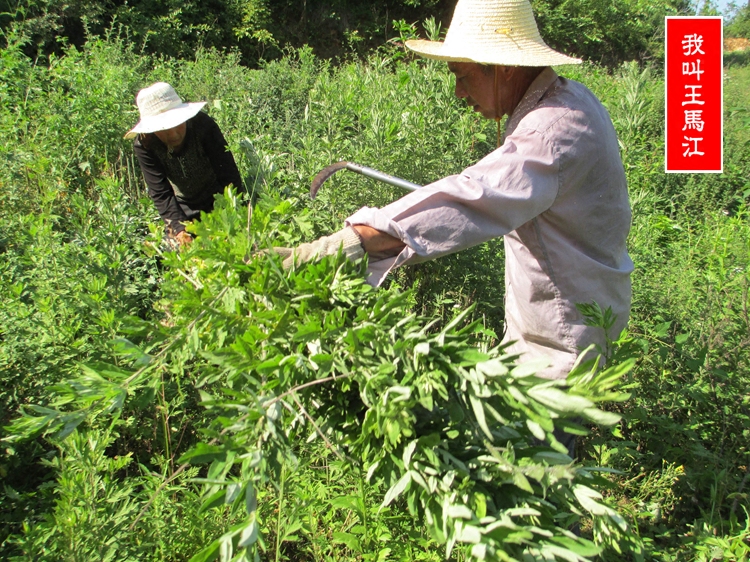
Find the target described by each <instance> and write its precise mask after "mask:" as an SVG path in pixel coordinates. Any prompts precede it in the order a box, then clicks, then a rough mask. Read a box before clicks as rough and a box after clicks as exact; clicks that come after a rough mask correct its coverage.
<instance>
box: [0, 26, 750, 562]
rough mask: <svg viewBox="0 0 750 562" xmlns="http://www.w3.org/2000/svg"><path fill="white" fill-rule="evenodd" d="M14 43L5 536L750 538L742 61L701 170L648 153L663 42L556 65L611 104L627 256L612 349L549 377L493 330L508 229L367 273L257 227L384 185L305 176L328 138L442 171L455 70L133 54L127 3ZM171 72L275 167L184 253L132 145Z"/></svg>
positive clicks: (5, 164)
mask: <svg viewBox="0 0 750 562" xmlns="http://www.w3.org/2000/svg"><path fill="white" fill-rule="evenodd" d="M428 28H429V30H430V32H431V33H433V35H435V34H436V33H437V29H436V27H435V26H434V25H432V26H428ZM402 32H403V33H404V35H407V34H409V33H413V32H414V29H413V28H410V27H409V26H406V27H404V28H403V29H402ZM3 38H4V45H3V47H2V50H1V51H0V99H2V105H0V161H1V162H2V166H0V295H2V300H1V301H0V383H1V384H0V422H2V426H3V428H4V429H3V432H2V451H0V477H1V478H2V480H3V486H2V489H1V490H0V541H2V544H1V546H0V557H1V558H3V559H9V560H35V561H38V560H50V561H52V560H75V561H88V560H139V561H142V560H191V559H192V560H196V561H198V560H212V559H221V560H282V559H286V560H331V559H334V560H352V559H358V560H440V559H444V558H445V557H446V555H447V554H450V556H451V557H452V559H454V560H467V559H470V558H471V559H487V560H591V559H596V558H597V557H598V559H601V560H608V561H609V560H620V559H621V560H632V559H653V560H671V561H689V560H690V561H692V560H746V559H747V558H748V556H749V555H750V543H749V542H748V541H749V538H750V518H749V517H748V505H749V504H750V502H748V487H750V450H749V449H748V444H750V399H749V398H748V393H747V388H748V384H750V365H749V360H750V222H749V216H748V208H747V204H748V200H749V199H750V183H748V177H750V164H748V162H750V127H748V125H749V124H750V119H749V118H748V113H747V107H748V106H749V105H750V103H749V102H750V99H748V98H749V96H750V94H748V92H750V87H749V86H750V69H748V67H747V66H742V65H740V64H737V65H735V66H732V67H730V68H728V69H727V72H726V82H725V122H724V123H725V125H724V134H725V150H724V155H725V156H724V173H723V174H715V175H699V174H665V173H664V172H663V168H664V161H663V120H664V111H663V109H664V108H663V103H664V95H663V93H664V90H663V89H664V84H663V77H662V76H661V75H660V73H659V69H658V64H657V65H655V67H652V66H649V65H639V64H638V63H636V62H628V63H623V64H616V65H614V66H613V67H612V68H604V67H602V66H599V65H598V64H594V63H590V62H589V63H586V64H584V65H582V66H580V67H563V68H560V69H558V70H559V72H560V73H561V74H563V75H565V76H567V77H569V78H573V79H576V80H579V81H581V82H583V83H585V84H586V85H588V86H589V87H590V88H591V89H592V90H593V91H594V92H595V93H596V94H597V95H598V96H599V97H600V99H602V101H603V102H604V103H605V105H606V106H607V108H608V110H609V111H610V114H611V116H612V119H613V122H614V123H615V127H616V128H617V131H618V135H619V138H620V142H621V146H622V155H623V161H624V163H625V166H626V170H627V174H628V182H629V189H630V194H631V202H632V206H633V226H632V231H631V236H630V240H629V248H630V253H631V255H632V257H633V261H634V262H635V264H636V270H635V272H634V274H633V289H634V302H633V314H632V317H631V321H630V325H629V327H628V330H627V333H624V334H623V335H622V336H621V337H620V338H619V340H618V341H616V342H611V350H610V351H611V354H610V355H611V357H610V361H609V363H608V365H607V367H606V368H604V369H601V370H599V369H597V368H595V366H594V365H593V364H588V365H581V366H580V368H579V369H577V370H576V372H574V373H573V375H572V376H571V377H570V378H569V380H568V381H567V383H559V384H557V383H549V382H547V381H543V380H540V379H537V378H536V377H535V376H534V374H533V373H534V367H533V366H527V367H520V368H519V367H517V366H516V364H515V358H514V357H512V356H507V355H506V354H504V352H503V349H502V348H499V347H498V337H497V334H500V333H501V332H502V317H503V310H502V302H503V294H502V293H503V288H502V281H501V280H502V279H503V256H502V243H501V241H494V242H490V243H487V244H485V245H482V246H480V247H477V248H474V249H471V250H468V251H465V252H461V253H459V254H457V255H454V256H450V257H447V258H443V259H440V260H437V261H434V262H430V263H426V264H422V265H419V266H415V267H411V268H407V269H404V270H402V271H399V272H398V273H397V274H396V275H394V277H393V279H391V280H390V282H389V283H388V284H387V286H386V287H384V288H382V289H379V290H377V291H376V290H373V289H371V288H370V287H369V286H367V285H365V284H364V283H363V281H362V268H363V264H361V263H360V264H351V263H348V262H346V261H345V260H343V258H341V257H340V256H339V257H331V258H329V259H326V260H323V261H321V262H319V263H317V264H311V265H308V266H305V267H301V268H298V269H296V270H295V271H292V272H283V271H282V270H281V268H280V260H278V259H276V257H275V256H274V255H273V254H266V253H263V252H261V250H263V249H265V248H269V247H271V246H274V245H275V246H290V245H294V244H296V243H298V242H300V241H309V240H312V239H313V238H314V237H316V236H319V235H321V234H325V233H328V232H330V231H331V230H333V229H337V228H339V227H340V226H341V223H342V221H343V219H344V218H345V217H346V216H348V215H349V214H350V213H351V212H352V211H354V210H356V209H357V208H359V207H361V206H362V205H370V206H377V205H383V204H386V203H388V202H390V201H392V200H394V199H395V198H397V197H398V196H399V195H400V193H399V192H398V190H397V189H396V188H393V187H389V186H385V185H383V184H379V183H375V182H373V181H370V180H367V179H365V178H362V177H361V176H357V175H354V174H349V175H347V173H345V172H341V173H339V174H337V175H336V176H335V177H334V178H332V179H331V180H329V181H328V182H327V183H326V184H325V185H324V187H323V189H322V190H321V192H320V195H319V196H318V198H317V199H316V200H314V201H311V200H310V198H309V196H308V189H309V184H310V180H311V179H312V177H313V176H314V175H315V174H316V173H317V172H318V171H319V170H320V169H321V168H323V167H324V166H326V165H328V164H330V163H332V162H334V161H337V160H339V159H346V160H350V161H354V162H358V163H361V164H364V165H369V166H373V167H375V168H378V169H381V170H384V171H387V172H388V173H391V174H394V175H397V176H400V177H404V178H407V179H409V180H411V181H414V182H416V183H428V182H430V181H431V180H433V179H437V178H440V177H442V176H444V175H446V174H449V173H455V172H458V171H460V170H461V169H462V168H463V167H465V166H467V165H468V164H470V163H473V162H475V161H476V160H477V159H479V158H480V157H481V156H483V155H484V154H486V153H488V152H489V151H491V150H492V149H493V147H494V140H495V128H494V122H487V121H483V120H481V119H480V118H478V116H477V115H476V114H474V113H472V112H471V111H470V110H469V109H468V108H466V107H465V106H464V104H462V103H461V102H460V101H459V100H457V99H455V98H454V96H453V80H452V78H451V76H450V73H449V72H448V71H447V69H446V68H445V65H442V64H436V63H433V62H429V61H421V60H420V61H414V60H410V59H409V58H408V57H407V56H406V55H405V53H404V52H403V50H402V49H401V48H400V47H399V46H398V45H396V44H389V45H385V46H383V47H382V48H381V49H380V50H379V51H377V52H376V53H374V54H371V55H369V56H366V57H364V58H362V59H360V60H356V61H352V62H343V63H342V64H339V65H334V64H333V63H332V62H330V61H328V60H326V59H323V58H320V57H318V56H317V55H315V54H314V53H313V51H312V49H310V48H300V49H289V50H288V51H287V53H286V54H285V55H284V56H282V57H280V58H278V59H276V60H272V61H268V62H261V63H258V67H257V68H253V69H250V68H248V67H247V66H243V65H242V64H240V63H241V60H242V59H243V56H244V55H242V54H240V53H239V52H237V51H234V52H221V51H218V50H215V49H211V48H201V49H198V50H196V51H195V52H194V54H193V55H192V56H190V57H187V58H172V57H167V56H157V55H153V54H149V53H148V52H143V51H141V50H140V49H139V48H135V47H134V43H133V42H132V41H131V34H130V32H129V31H128V28H118V27H114V28H110V31H109V32H108V33H106V34H103V35H102V36H101V37H92V38H90V39H89V40H86V41H83V42H82V45H81V46H80V48H76V47H66V48H63V49H62V50H61V51H60V52H57V53H55V52H52V51H50V53H49V57H48V59H47V60H44V59H39V60H35V59H33V58H29V56H28V50H29V48H30V47H29V42H28V38H29V36H28V35H26V31H25V30H24V29H23V27H14V26H8V27H6V28H5V32H4V36H3ZM43 60H44V62H42V61H43ZM256 62H257V61H256ZM157 80H164V81H168V82H170V83H172V84H173V85H174V86H175V88H176V89H177V91H178V92H180V94H181V95H182V96H183V97H184V98H185V99H187V100H191V101H193V100H206V101H208V102H209V103H208V105H207V110H208V112H209V113H210V114H211V115H212V116H213V117H214V118H215V119H216V120H217V122H218V123H219V125H220V127H221V128H222V130H223V131H224V133H225V135H226V137H227V139H228V141H229V144H230V148H231V149H232V151H233V152H234V154H235V157H236V158H237V160H238V163H239V166H240V169H241V172H242V173H243V175H244V176H247V177H255V176H257V175H258V173H260V174H261V175H262V177H263V178H264V183H263V193H262V195H261V198H260V200H259V202H258V203H257V205H256V206H255V207H254V208H252V209H249V208H248V206H247V203H246V202H245V201H243V200H242V199H238V198H237V196H236V194H234V193H233V192H227V193H226V194H225V196H224V197H222V198H220V199H219V201H218V202H217V208H216V210H215V211H214V212H213V213H211V215H208V216H206V217H204V219H203V220H202V221H201V223H200V224H198V225H196V226H195V232H196V233H197V234H198V237H197V239H196V242H195V243H194V245H193V246H192V247H191V249H190V250H188V251H186V252H182V253H174V252H170V251H166V250H165V249H163V248H162V246H161V244H160V241H161V236H162V231H161V225H160V222H159V220H158V216H157V215H156V212H155V209H154V207H153V204H152V203H151V201H150V200H149V199H148V198H147V197H146V196H145V191H144V185H143V182H142V179H141V176H140V171H139V169H138V167H137V164H136V163H135V161H134V157H133V154H132V145H130V143H128V142H126V141H124V140H122V135H123V134H124V133H125V132H126V131H127V130H128V129H129V128H130V127H132V125H133V124H134V123H135V122H136V121H137V119H138V115H137V111H136V109H135V107H134V105H133V99H134V96H135V93H136V92H137V91H138V89H139V88H141V87H143V86H145V85H147V84H149V83H151V82H154V81H157ZM251 147H252V148H251ZM588 313H589V316H590V318H591V321H592V322H594V323H595V324H597V325H600V326H603V325H605V324H606V323H607V322H608V318H607V316H606V314H605V313H604V312H603V311H600V310H597V309H596V308H591V309H589V310H588ZM565 428H567V429H572V430H574V431H578V432H579V433H581V434H582V435H583V436H582V438H581V439H580V445H579V456H580V459H579V461H580V462H577V463H573V464H571V463H570V460H569V459H568V458H567V457H566V456H565V455H564V454H562V453H563V452H564V448H561V447H560V446H559V444H556V441H555V439H554V434H553V430H555V429H565ZM544 439H546V440H548V441H549V442H550V445H543V444H541V440H544ZM576 533H577V534H576Z"/></svg>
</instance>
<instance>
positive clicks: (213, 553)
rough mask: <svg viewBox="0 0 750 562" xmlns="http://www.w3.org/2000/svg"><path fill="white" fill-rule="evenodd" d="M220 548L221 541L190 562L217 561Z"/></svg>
mask: <svg viewBox="0 0 750 562" xmlns="http://www.w3.org/2000/svg"><path fill="white" fill-rule="evenodd" d="M220 547H221V541H219V540H215V541H214V542H212V543H211V544H210V545H209V546H208V547H206V548H204V549H203V550H201V551H200V552H199V553H198V554H196V555H195V556H193V557H192V558H191V559H190V561H189V562H211V560H216V558H217V557H218V555H219V548H220Z"/></svg>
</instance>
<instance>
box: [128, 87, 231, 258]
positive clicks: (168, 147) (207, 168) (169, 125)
mask: <svg viewBox="0 0 750 562" xmlns="http://www.w3.org/2000/svg"><path fill="white" fill-rule="evenodd" d="M136 103H137V105H138V110H139V112H140V115H141V120H140V121H139V122H138V124H137V125H136V126H135V127H133V129H131V130H130V131H128V133H127V134H126V135H125V138H126V139H129V138H135V141H134V150H135V155H136V156H137V157H138V163H139V164H140V166H141V171H142V172H143V177H144V178H145V180H146V184H147V185H148V194H149V197H151V199H152V201H153V202H154V204H155V205H156V209H157V210H158V211H159V215H160V216H161V218H162V219H164V222H165V223H166V225H167V232H168V234H169V236H170V237H171V238H172V239H174V240H175V241H176V242H177V243H179V244H180V245H181V246H184V245H186V244H189V243H190V242H191V241H192V237H191V236H190V234H189V233H187V232H186V231H185V223H186V222H189V221H191V220H194V219H197V218H199V217H200V213H201V211H205V212H209V211H211V210H212V209H213V206H214V195H215V194H217V193H223V192H224V188H225V187H226V186H228V185H233V186H234V187H235V188H236V189H238V190H242V189H243V185H242V180H241V179H240V172H239V170H238V169H237V164H236V163H235V161H234V157H233V156H232V153H231V152H229V149H228V148H227V141H226V140H224V135H222V134H221V130H219V126H218V125H217V124H216V122H215V121H214V120H213V119H212V118H211V117H209V116H208V114H206V113H203V112H202V111H201V109H202V108H203V106H204V105H206V102H197V103H184V102H183V101H182V99H180V97H179V96H178V95H177V92H175V90H174V88H173V87H172V86H170V85H169V84H167V83H166V82H157V83H156V84H152V85H151V86H149V87H148V88H144V89H143V90H141V91H140V92H138V96H137V98H136Z"/></svg>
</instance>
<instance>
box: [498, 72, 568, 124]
mask: <svg viewBox="0 0 750 562" xmlns="http://www.w3.org/2000/svg"><path fill="white" fill-rule="evenodd" d="M556 81H557V73H556V72H555V71H554V70H552V68H551V67H549V66H548V67H547V68H545V69H544V70H542V72H541V73H540V74H539V76H537V77H536V78H535V79H534V81H533V82H532V83H531V85H530V86H529V89H528V90H526V93H525V94H524V95H523V97H522V98H521V101H520V102H518V105H517V106H516V109H514V110H513V114H512V115H511V116H510V117H509V118H508V125H507V126H506V127H505V136H506V137H507V136H508V135H511V134H513V131H515V130H516V127H518V124H519V123H520V122H521V119H523V118H524V117H526V116H527V115H528V114H529V112H530V111H531V110H532V109H534V107H535V106H536V105H537V104H538V103H539V102H540V101H541V99H542V98H543V97H544V94H546V93H547V91H548V90H549V89H550V88H551V87H552V85H553V84H554V83H555V82H556Z"/></svg>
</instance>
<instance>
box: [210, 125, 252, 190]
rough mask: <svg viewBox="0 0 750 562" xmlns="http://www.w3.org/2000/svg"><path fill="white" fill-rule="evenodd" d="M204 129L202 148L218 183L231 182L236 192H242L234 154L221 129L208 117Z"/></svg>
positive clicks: (242, 187) (224, 184)
mask: <svg viewBox="0 0 750 562" xmlns="http://www.w3.org/2000/svg"><path fill="white" fill-rule="evenodd" d="M207 117H208V116H207ZM206 131H207V134H206V136H205V137H204V141H203V149H204V150H205V151H206V155H207V156H208V159H209V161H210V162H211V165H212V166H213V169H214V173H215V174H216V179H217V180H219V185H221V186H222V187H226V186H228V185H229V184H232V185H233V186H234V189H235V191H237V192H238V193H241V192H243V191H244V190H245V188H244V186H243V184H242V179H241V177H240V171H239V170H238V169H237V163H236V162H235V160H234V156H233V155H232V153H231V152H230V151H229V145H228V144H227V141H226V139H225V138H224V135H223V134H222V132H221V129H219V126H218V125H217V124H216V121H214V120H213V119H211V118H210V117H209V118H208V120H207V122H206Z"/></svg>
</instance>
